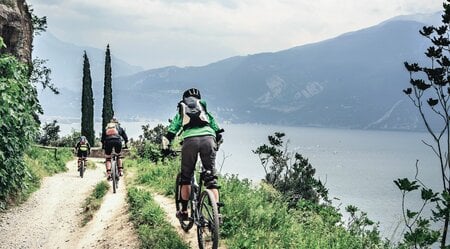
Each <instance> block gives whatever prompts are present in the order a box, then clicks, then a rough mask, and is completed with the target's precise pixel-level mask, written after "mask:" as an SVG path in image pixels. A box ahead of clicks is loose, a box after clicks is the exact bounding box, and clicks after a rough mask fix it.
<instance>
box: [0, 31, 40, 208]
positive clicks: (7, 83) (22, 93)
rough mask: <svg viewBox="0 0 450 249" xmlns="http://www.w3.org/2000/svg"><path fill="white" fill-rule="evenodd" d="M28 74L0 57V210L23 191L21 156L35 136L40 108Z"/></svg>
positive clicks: (14, 61) (11, 59) (24, 172)
mask: <svg viewBox="0 0 450 249" xmlns="http://www.w3.org/2000/svg"><path fill="white" fill-rule="evenodd" d="M3 46H4V43H3V40H2V39H0V49H1V48H2V47H3ZM29 72H30V71H29V69H28V67H27V66H26V65H24V64H22V63H20V62H18V60H17V59H16V58H14V57H13V56H10V55H5V54H3V55H0V95H1V96H0V117H1V118H0V209H3V208H5V207H6V203H8V202H10V201H13V200H14V199H16V198H17V197H18V195H20V194H21V193H22V192H23V191H24V190H25V189H26V188H27V185H26V183H25V181H24V180H25V178H27V177H28V176H29V174H30V173H29V171H28V169H27V167H26V165H25V163H24V152H25V151H26V150H27V148H28V147H29V145H30V143H31V141H32V140H33V138H34V137H35V136H36V132H37V129H38V124H37V113H38V112H39V111H40V106H39V102H38V99H37V92H36V89H35V88H34V87H33V86H32V85H31V84H30V83H29Z"/></svg>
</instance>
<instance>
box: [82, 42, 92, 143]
mask: <svg viewBox="0 0 450 249" xmlns="http://www.w3.org/2000/svg"><path fill="white" fill-rule="evenodd" d="M83 58H84V62H83V90H82V93H81V134H82V135H83V136H86V138H87V140H88V141H89V143H90V144H92V145H93V144H94V143H95V131H94V95H93V93H92V78H91V69H90V64H89V58H88V57H87V54H86V51H84V56H83Z"/></svg>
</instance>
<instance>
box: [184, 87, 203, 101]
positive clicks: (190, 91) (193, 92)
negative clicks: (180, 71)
mask: <svg viewBox="0 0 450 249" xmlns="http://www.w3.org/2000/svg"><path fill="white" fill-rule="evenodd" d="M187 97H196V98H198V99H201V98H202V97H201V95H200V91H199V90H198V89H196V88H191V89H188V90H186V91H184V93H183V98H187Z"/></svg>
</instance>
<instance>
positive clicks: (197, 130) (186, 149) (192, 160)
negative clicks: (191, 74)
mask: <svg viewBox="0 0 450 249" xmlns="http://www.w3.org/2000/svg"><path fill="white" fill-rule="evenodd" d="M180 130H181V131H182V133H181V137H182V139H183V146H182V149H181V185H182V186H181V199H182V200H181V205H182V208H181V210H180V211H178V213H177V214H176V216H177V218H179V219H183V220H187V219H188V212H187V207H188V201H189V196H190V193H191V185H190V184H191V180H192V177H193V176H194V171H195V164H196V162H197V158H198V155H200V159H201V161H202V164H203V167H204V168H205V169H206V170H207V173H206V175H205V187H206V188H208V189H211V190H212V191H213V193H214V195H215V197H216V201H217V202H219V191H218V188H219V186H218V184H217V176H216V172H215V159H216V150H217V145H218V142H219V141H220V140H221V139H222V136H221V134H220V132H221V129H220V128H219V126H218V125H217V123H216V120H215V119H214V117H213V116H212V115H211V114H210V113H209V112H208V111H207V106H206V102H205V101H204V100H202V99H201V95H200V91H199V90H197V89H195V88H191V89H188V90H186V91H185V92H184V93H183V99H182V101H180V102H179V103H178V113H177V114H176V115H175V117H174V118H173V119H172V122H171V123H170V125H169V128H168V132H167V134H166V135H165V137H163V144H162V147H163V150H166V151H168V148H169V146H170V143H171V142H172V140H173V139H174V138H175V136H176V134H177V133H178V132H179V131H180ZM222 131H223V130H222Z"/></svg>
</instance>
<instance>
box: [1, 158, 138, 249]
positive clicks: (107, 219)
mask: <svg viewBox="0 0 450 249" xmlns="http://www.w3.org/2000/svg"><path fill="white" fill-rule="evenodd" d="M67 167H68V168H69V170H68V171H67V172H65V173H61V174H57V175H55V176H52V177H48V178H45V179H44V181H43V183H42V186H41V188H40V189H39V190H38V191H37V192H35V193H34V194H33V195H32V196H31V197H30V199H29V200H28V201H27V202H26V203H24V204H22V205H20V206H19V207H15V208H12V209H10V210H8V211H7V212H6V213H2V214H0V248H2V249H3V248H8V249H9V248H11V249H16V248H33V249H34V248H61V249H62V248H138V246H139V245H138V240H137V238H136V235H135V233H134V231H133V226H132V225H131V224H130V222H129V221H128V214H127V207H126V202H125V196H126V190H125V185H124V181H122V182H120V184H121V185H120V186H119V189H118V192H117V193H116V194H113V193H112V190H110V191H109V192H108V193H107V194H106V196H105V197H104V201H103V203H102V206H101V208H100V210H98V211H97V213H96V215H95V216H94V219H93V220H92V221H90V222H89V223H88V224H87V225H86V226H85V227H80V221H81V215H80V213H81V211H82V210H81V206H82V204H83V202H84V200H85V199H86V197H87V196H88V195H89V194H90V193H91V191H92V189H93V187H94V186H95V185H96V184H97V183H98V182H99V181H101V180H102V179H104V177H105V176H104V167H103V165H102V164H99V165H98V167H97V169H96V170H87V171H86V174H85V177H84V178H83V179H81V178H80V177H79V176H78V172H77V170H76V161H71V162H69V163H68V164H67ZM113 231H114V232H113ZM113 233H114V234H116V235H120V236H111V234H113Z"/></svg>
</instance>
